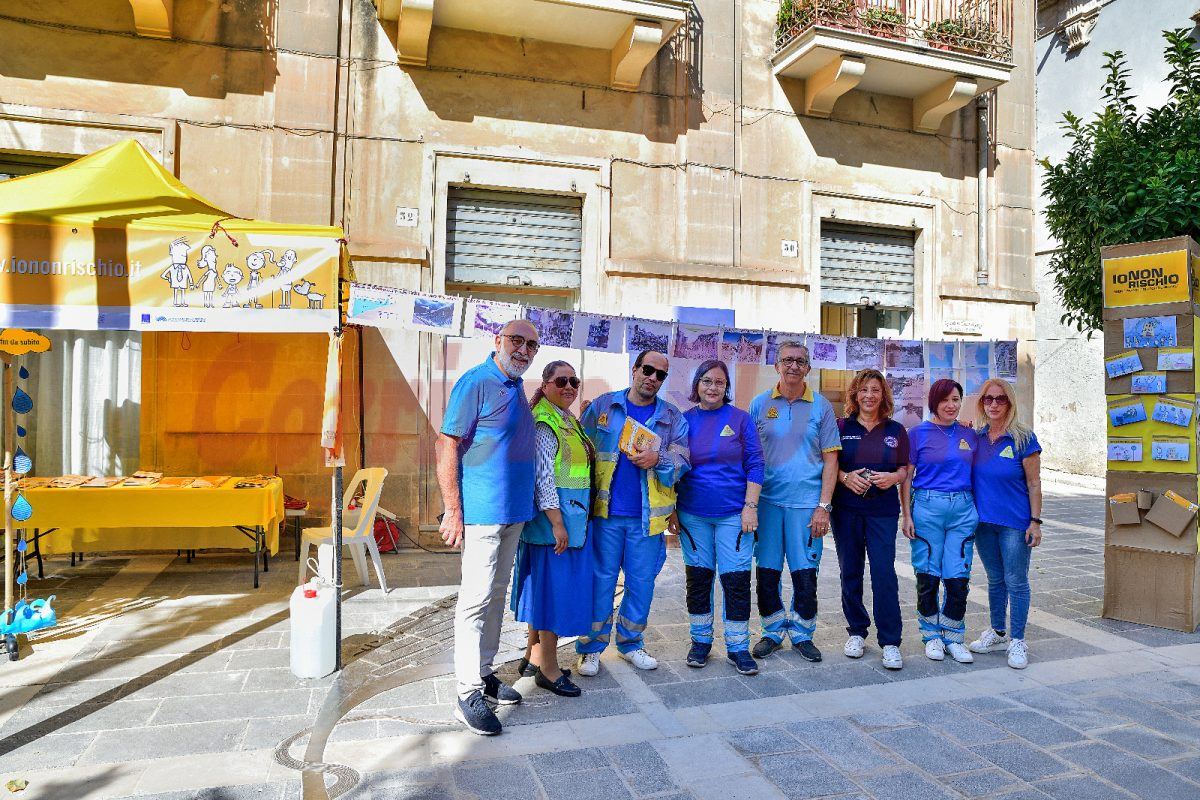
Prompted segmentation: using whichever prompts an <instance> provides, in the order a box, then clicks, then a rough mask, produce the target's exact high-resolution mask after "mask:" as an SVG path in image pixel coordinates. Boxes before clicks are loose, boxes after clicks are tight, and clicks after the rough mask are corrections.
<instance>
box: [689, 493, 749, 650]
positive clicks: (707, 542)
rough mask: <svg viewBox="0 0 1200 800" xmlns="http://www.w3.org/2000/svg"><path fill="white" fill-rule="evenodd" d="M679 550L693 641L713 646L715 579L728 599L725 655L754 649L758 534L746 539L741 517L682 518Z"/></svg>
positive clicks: (731, 515) (726, 605)
mask: <svg viewBox="0 0 1200 800" xmlns="http://www.w3.org/2000/svg"><path fill="white" fill-rule="evenodd" d="M679 524H680V527H681V528H682V530H680V532H679V539H680V547H681V548H682V550H683V563H684V565H685V567H686V570H687V609H688V619H689V621H690V623H691V634H692V641H694V642H700V643H702V644H712V640H713V578H714V577H715V576H716V575H720V576H721V592H722V593H723V594H724V596H725V601H724V604H723V605H724V617H725V620H724V622H725V624H724V628H725V649H726V650H727V651H728V652H730V653H736V652H738V651H739V650H749V649H750V562H751V560H752V559H753V556H754V534H752V533H749V534H743V533H742V515H741V514H730V515H729V516H727V517H699V516H696V515H695V514H689V513H687V512H686V511H680V512H679Z"/></svg>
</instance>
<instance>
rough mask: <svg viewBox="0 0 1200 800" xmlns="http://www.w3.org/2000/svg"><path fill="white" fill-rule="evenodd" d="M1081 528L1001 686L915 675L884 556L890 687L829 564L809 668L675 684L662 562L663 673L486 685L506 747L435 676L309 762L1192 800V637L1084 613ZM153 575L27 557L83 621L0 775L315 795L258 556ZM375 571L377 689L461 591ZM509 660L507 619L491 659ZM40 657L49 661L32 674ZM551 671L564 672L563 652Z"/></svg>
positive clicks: (952, 668) (676, 653)
mask: <svg viewBox="0 0 1200 800" xmlns="http://www.w3.org/2000/svg"><path fill="white" fill-rule="evenodd" d="M1103 513H1104V505H1103V498H1102V496H1101V494H1100V492H1099V491H1096V490H1083V489H1073V488H1070V487H1065V486H1057V487H1055V488H1053V489H1051V491H1049V492H1048V493H1047V498H1046V503H1045V511H1044V513H1043V516H1044V517H1045V518H1046V519H1047V525H1046V526H1045V542H1044V544H1043V545H1042V547H1041V548H1039V549H1038V551H1037V552H1036V553H1035V556H1034V560H1033V568H1032V572H1031V578H1032V582H1033V590H1034V599H1033V607H1034V613H1033V615H1032V617H1031V625H1030V628H1029V630H1028V633H1027V640H1028V641H1029V645H1030V659H1031V664H1030V667H1029V669H1027V670H1024V671H1022V672H1018V671H1015V670H1011V669H1009V668H1008V667H1007V666H1006V665H1005V662H1004V654H1003V653H995V654H989V655H986V656H977V661H976V663H975V664H973V665H959V664H956V663H954V662H952V661H949V660H948V661H945V662H941V663H934V662H930V661H928V660H927V659H925V658H924V655H923V650H922V648H921V645H920V642H919V638H918V636H917V633H916V626H915V598H914V583H913V581H912V572H911V567H909V565H908V557H907V548H905V547H903V546H901V547H900V548H899V551H900V552H899V553H898V563H897V571H898V573H899V574H900V576H901V578H902V580H901V596H902V605H903V611H904V615H905V626H906V634H905V643H904V646H903V647H902V651H903V654H904V657H905V667H904V669H903V670H901V671H899V672H891V671H887V670H884V669H883V668H882V666H881V665H880V663H879V655H880V652H879V648H878V646H877V645H876V644H875V643H874V642H873V641H869V642H868V648H867V654H866V656H865V657H864V658H862V659H860V660H850V659H847V658H845V657H844V656H843V655H842V654H841V646H842V643H843V642H844V639H845V630H844V624H845V623H844V621H843V619H842V616H841V609H840V604H839V585H838V580H837V560H836V557H835V555H834V554H833V553H827V554H826V557H825V558H824V562H823V564H822V568H821V573H820V583H819V587H820V590H819V596H820V611H819V617H818V629H817V636H816V639H815V641H816V644H817V645H818V646H819V647H820V648H821V649H822V651H823V652H824V654H825V659H824V661H822V662H821V663H819V664H810V663H807V662H805V661H803V660H802V659H800V658H799V657H798V655H797V654H796V653H794V652H792V651H791V650H790V649H785V650H782V651H780V652H778V653H776V654H773V655H771V656H769V657H768V658H766V659H763V661H762V664H761V666H762V673H761V674H760V675H758V676H754V677H742V676H739V675H737V674H736V673H735V672H734V671H733V668H732V667H731V666H730V665H729V664H727V663H726V662H725V661H724V658H723V655H724V654H723V652H721V650H722V648H721V647H720V644H719V643H718V645H717V647H716V648H714V657H713V659H712V660H711V661H710V663H709V664H708V665H707V666H706V667H705V668H703V669H690V668H688V667H687V666H686V665H685V664H684V662H683V659H684V655H685V654H686V651H687V647H688V628H687V614H686V610H685V608H684V603H683V572H682V565H681V559H680V553H679V550H678V549H671V550H669V551H668V561H667V566H666V568H665V569H664V571H663V574H662V575H661V576H660V578H659V583H658V588H657V591H656V598H655V603H654V607H653V611H652V614H651V618H650V619H651V626H650V628H649V629H648V630H647V633H646V639H647V647H648V648H649V649H650V650H651V651H652V652H653V653H654V654H655V655H656V656H657V657H658V658H659V660H660V667H659V669H657V670H654V671H649V672H641V671H638V670H635V669H634V668H633V667H632V666H630V665H629V664H627V663H626V662H624V661H622V660H620V659H618V658H616V657H615V655H614V654H613V653H611V652H610V653H606V654H605V657H604V659H603V662H602V663H603V669H602V671H601V673H600V675H599V676H597V677H595V678H591V679H586V678H580V679H579V683H580V685H581V686H582V687H583V689H584V694H583V696H582V697H581V698H578V699H563V698H556V697H554V696H552V695H550V694H548V693H546V692H544V691H543V690H540V689H538V688H536V687H535V686H534V685H533V682H532V680H530V679H520V680H517V679H516V676H515V674H514V673H513V669H514V667H513V665H512V664H511V663H510V664H507V665H505V666H504V667H503V668H502V669H501V670H500V675H501V677H502V678H504V679H505V680H507V681H509V682H516V685H517V687H518V688H519V689H520V690H521V691H522V692H523V693H524V694H525V701H524V702H523V703H522V704H521V705H519V706H515V707H509V708H504V709H502V710H501V717H502V719H503V720H504V722H505V726H506V730H505V733H504V735H502V736H500V737H494V738H487V739H484V738H479V737H474V736H472V735H470V734H469V733H465V732H463V731H461V729H459V728H458V727H457V726H455V725H454V724H452V723H450V722H449V715H450V710H451V707H452V706H451V704H452V702H453V698H454V691H453V681H452V679H451V678H450V677H449V676H446V675H442V676H436V677H431V678H428V679H425V680H421V681H418V682H415V683H410V684H407V685H403V686H399V687H397V688H393V689H390V690H389V691H386V692H383V693H381V694H378V695H376V696H374V697H372V698H371V699H370V700H368V701H366V702H364V703H362V704H360V705H358V706H357V707H355V708H354V709H353V710H352V711H351V713H349V714H347V715H346V717H345V719H344V720H343V721H342V722H341V723H340V724H338V725H337V726H336V728H334V730H333V734H332V736H331V738H330V740H329V743H328V744H327V745H326V747H325V748H324V751H323V762H324V763H326V764H329V765H340V766H341V767H342V768H345V769H347V770H348V773H347V774H350V775H352V776H353V778H352V780H351V782H350V783H351V785H349V786H348V787H347V790H346V791H344V792H343V793H342V794H341V795H340V796H342V797H347V798H353V799H354V800H360V799H361V800H375V799H381V798H389V799H391V798H401V799H402V800H415V799H416V798H429V799H430V800H435V799H436V800H441V799H442V798H446V799H447V800H449V798H458V799H460V800H470V799H471V798H478V799H479V800H501V798H514V799H519V800H526V798H547V799H548V800H554V799H555V798H560V797H562V798H566V797H570V798H578V797H587V798H653V799H654V800H684V799H685V798H688V799H691V800H704V799H705V798H722V800H736V799H737V798H743V797H744V798H755V800H760V799H761V798H808V797H830V798H843V799H844V800H848V799H849V798H875V799H876V800H885V799H886V798H938V797H948V798H962V797H970V798H976V797H978V798H1004V799H1005V800H1025V799H1026V798H1061V799H1066V798H1086V800H1096V799H1098V798H1126V799H1127V798H1130V797H1154V798H1156V799H1158V798H1162V800H1171V798H1198V797H1200V635H1194V634H1182V633H1178V632H1173V631H1166V630H1161V629H1155V628H1149V627H1145V626H1140V625H1135V624H1131V623H1124V622H1116V621H1112V620H1104V619H1101V618H1100V616H1099V614H1100V610H1101V609H1100V606H1101V597H1102V595H1103V558H1102V547H1103V533H1102V522H1103V518H1102V515H1103ZM901 544H902V545H903V542H902V543H901ZM284 549H285V551H286V546H285V548H284ZM152 561H153V558H151V557H147V556H135V557H132V558H131V557H128V556H122V557H109V558H98V559H92V560H89V561H88V562H86V563H85V564H83V565H81V566H80V567H76V568H71V567H69V566H68V565H67V563H66V562H65V561H64V560H62V559H52V560H50V561H49V562H48V564H47V566H48V571H49V572H50V573H51V575H53V576H54V577H52V578H48V581H53V586H54V588H53V591H54V592H56V593H57V594H58V595H59V597H60V608H64V609H67V608H70V607H71V606H72V605H73V604H75V605H78V606H79V607H80V613H82V611H84V610H89V609H101V612H94V613H93V615H92V617H89V620H90V623H89V624H88V625H82V624H80V625H77V626H76V627H75V628H74V629H67V633H73V634H74V635H71V636H69V637H61V638H60V639H58V640H54V639H53V638H52V637H51V636H47V637H46V639H47V641H45V642H37V641H35V643H34V646H35V651H36V652H35V653H33V654H32V655H30V656H27V657H26V658H24V659H22V661H21V662H17V664H16V665H6V667H5V670H0V687H2V688H0V692H2V693H3V694H2V696H3V699H4V702H3V703H0V779H3V780H7V779H9V778H12V777H25V778H27V779H29V780H30V788H29V789H28V790H26V792H25V793H24V796H25V797H27V798H48V797H64V798H67V797H69V798H84V797H95V798H100V797H138V798H142V799H143V800H148V799H149V798H155V800H167V799H168V798H169V800H182V798H199V797H203V798H210V799H212V800H216V799H217V798H243V797H247V798H248V797H253V798H269V800H282V798H300V797H301V796H302V795H305V797H306V800H307V798H310V797H311V795H312V794H313V792H312V791H305V790H302V788H301V783H300V780H299V777H300V776H299V774H298V773H297V772H296V771H295V770H293V769H290V768H288V767H286V766H284V765H283V764H281V763H280V762H279V761H278V760H277V759H276V758H275V755H276V754H275V749H276V748H277V747H279V746H280V745H281V743H284V742H287V741H288V740H289V739H292V740H293V741H292V743H291V745H290V747H288V748H285V749H286V752H287V754H288V755H289V756H291V757H292V758H295V759H298V758H301V757H302V756H303V753H304V748H305V745H306V742H307V739H306V737H305V736H304V735H303V734H304V732H305V731H306V730H307V729H309V728H310V726H312V725H313V723H314V720H315V719H316V716H317V714H318V712H319V710H320V709H321V708H322V707H323V705H325V704H327V703H328V702H329V698H330V697H332V696H333V694H331V687H333V686H334V685H335V679H334V678H333V677H330V678H325V679H321V680H316V681H301V680H298V679H296V678H294V677H292V676H291V674H290V672H289V670H288V667H287V664H288V649H287V648H288V631H287V627H288V626H287V612H286V597H287V592H288V590H289V587H290V584H291V582H292V581H294V577H295V572H294V569H295V566H294V562H292V561H291V560H290V559H288V558H282V559H277V560H276V561H275V563H274V564H273V567H274V569H273V570H272V572H270V573H269V574H268V578H267V581H266V582H265V583H264V587H263V589H262V590H259V592H257V593H256V592H254V591H253V590H251V589H249V588H248V580H247V578H248V576H247V575H246V574H245V569H244V563H243V562H244V559H239V558H236V557H234V556H229V555H219V554H202V555H201V557H200V558H199V559H198V560H197V561H196V562H193V563H192V564H186V563H184V561H183V560H182V559H173V558H167V557H159V560H158V563H156V564H151V565H150V566H148V567H147V566H145V565H146V564H147V562H152ZM385 562H386V564H387V571H388V574H389V581H390V582H391V583H392V585H394V586H396V587H398V588H395V589H393V591H392V592H391V593H390V594H389V595H388V596H387V597H384V596H383V594H382V593H381V592H379V590H378V589H372V590H358V591H355V592H352V594H353V596H350V597H348V598H347V600H346V604H345V621H346V633H347V648H346V651H345V652H346V653H347V654H348V658H354V657H360V658H361V659H362V661H361V668H360V672H361V669H365V668H366V667H371V669H373V670H374V672H372V673H370V674H375V675H378V674H382V673H381V672H380V669H381V666H386V665H387V663H388V659H389V658H392V656H390V655H388V654H389V653H393V652H394V653H397V654H398V653H400V651H401V650H403V648H404V646H406V645H403V642H401V641H400V640H399V639H398V638H397V639H396V640H395V641H392V640H391V639H388V638H387V637H383V638H381V636H380V632H382V631H386V630H391V631H393V634H389V636H393V637H396V636H399V634H395V633H394V632H395V631H396V630H399V628H397V626H396V624H395V623H396V622H397V620H400V619H401V618H403V617H406V616H407V615H411V614H413V613H414V612H415V611H417V610H418V609H420V608H422V607H424V606H426V605H428V604H429V603H431V602H433V601H436V600H438V599H442V598H445V597H447V596H448V595H450V594H452V593H453V592H454V591H455V588H456V586H455V584H456V583H457V560H456V558H455V557H453V556H446V555H433V554H426V553H418V552H406V553H404V554H402V555H400V556H394V557H385ZM348 565H349V562H347V566H348ZM155 567H156V569H155ZM348 573H349V574H348V580H350V579H351V578H352V576H353V571H352V569H348ZM47 585H49V584H47ZM38 591H40V587H39V589H38ZM718 595H719V592H718ZM986 595H987V592H986V577H985V575H984V573H983V570H982V567H981V566H980V565H978V563H977V566H976V568H975V573H974V580H973V591H972V595H971V601H970V606H969V608H968V614H967V626H968V632H969V633H970V634H976V633H978V631H980V630H981V629H982V628H983V626H985V625H986V624H987V621H988V615H987V596H986ZM64 598H65V599H64ZM135 598H136V600H135ZM868 607H869V606H868ZM63 619H64V626H70V625H71V622H70V620H71V617H70V616H69V615H64V617H63ZM389 626H391V628H389ZM60 627H63V626H60ZM401 627H402V626H401ZM447 635H448V632H447ZM522 643H523V636H522V632H521V631H520V629H519V627H518V626H515V625H514V624H512V623H511V622H510V624H509V625H508V626H507V627H506V631H505V634H504V643H503V645H502V648H501V650H502V652H509V653H511V652H513V651H514V650H515V649H518V648H520V647H521V646H522ZM446 645H448V642H446V643H443V646H442V647H441V648H435V647H432V646H431V647H429V648H428V653H427V655H428V658H430V659H435V658H443V657H444V655H445V646H446ZM389 647H390V648H392V650H388V648H389ZM435 650H436V651H437V652H435ZM405 652H406V653H408V654H410V655H411V653H412V652H414V651H413V649H412V647H409V649H408V650H406V651H405ZM43 657H45V658H46V659H47V660H48V661H53V659H54V658H57V659H58V661H57V662H54V663H53V664H52V665H49V666H48V665H41V666H40V668H39V663H38V662H39V659H40V658H43ZM396 657H397V658H398V657H399V656H396ZM406 657H407V656H406ZM560 658H561V660H562V662H563V664H564V665H567V664H569V663H571V661H572V660H573V658H572V655H571V648H570V647H569V646H567V647H564V648H563V650H562V651H561V654H560ZM14 666H15V667H16V669H15V670H14V669H10V668H11V667H14ZM354 668H355V667H354V665H353V663H352V664H351V666H349V667H348V668H347V670H346V673H347V674H349V673H351V672H352V670H353V669H354ZM362 674H367V673H362ZM297 734H301V735H300V736H299V738H295V737H296V736H297ZM327 786H329V787H331V788H329V789H327V790H326V791H325V792H324V795H325V796H326V797H328V796H336V795H337V793H338V792H342V787H343V784H335V783H334V781H333V776H332V775H331V776H329V779H328V781H327ZM320 800H324V797H322V798H321V799H320Z"/></svg>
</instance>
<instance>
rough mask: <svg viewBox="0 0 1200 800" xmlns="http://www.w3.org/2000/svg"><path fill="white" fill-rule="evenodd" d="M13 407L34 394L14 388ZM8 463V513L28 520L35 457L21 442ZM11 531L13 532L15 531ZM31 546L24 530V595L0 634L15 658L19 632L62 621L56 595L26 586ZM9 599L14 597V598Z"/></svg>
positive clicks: (27, 403) (22, 407)
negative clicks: (25, 480)
mask: <svg viewBox="0 0 1200 800" xmlns="http://www.w3.org/2000/svg"><path fill="white" fill-rule="evenodd" d="M5 369H11V367H10V366H8V365H5ZM18 374H19V375H20V377H21V379H22V380H25V379H27V378H28V377H29V370H27V369H26V368H25V367H21V368H20V370H19V372H18ZM12 409H13V411H14V412H16V413H17V414H20V415H22V416H23V415H25V414H28V413H29V412H30V411H32V410H33V398H31V397H30V396H29V395H28V394H26V393H25V390H24V389H22V388H21V387H19V386H18V387H17V388H16V390H15V391H14V392H13V397H12ZM16 434H17V437H18V438H21V439H24V438H25V434H26V431H25V427H24V426H22V425H17V426H16ZM6 461H7V459H6ZM4 466H5V470H6V473H8V474H6V475H5V483H6V489H8V490H11V489H12V487H14V486H15V489H16V498H15V499H14V500H13V503H12V506H11V507H10V508H9V509H8V514H9V516H10V517H11V518H12V519H13V520H15V521H17V522H24V521H25V520H27V519H29V518H30V517H31V516H33V507H32V506H31V505H30V504H29V501H28V500H27V499H26V498H25V495H24V494H23V493H22V492H21V482H20V480H19V476H23V475H26V474H28V472H29V471H30V470H31V469H33V461H32V460H30V458H29V456H28V455H26V453H25V450H24V448H22V447H21V446H20V445H17V448H16V453H15V454H14V455H13V457H12V461H11V463H6V464H5V465H4ZM13 474H15V475H17V476H18V480H16V481H14V480H13ZM11 524H12V523H11V522H8V521H6V527H9V526H11ZM8 532H9V533H11V531H8ZM28 549H29V543H28V542H27V541H26V540H25V535H24V532H22V534H21V537H20V539H19V540H18V541H17V546H16V551H17V554H16V567H15V570H14V572H16V584H17V585H18V586H19V587H20V594H21V598H20V600H18V601H17V602H16V603H15V604H13V606H12V608H6V609H5V611H4V614H3V616H0V634H3V636H4V638H5V647H6V649H7V650H8V654H9V658H10V659H11V660H14V661H15V660H16V658H17V644H16V635H17V634H19V633H32V632H33V631H36V630H40V629H42V628H48V627H50V626H52V625H54V624H56V623H57V621H58V619H57V615H56V614H55V612H54V607H53V606H52V605H51V603H52V602H53V601H54V595H51V596H50V597H48V598H47V599H45V600H34V601H32V602H30V601H29V597H28V593H27V589H26V586H27V584H28V583H29V571H28V570H27V569H26V565H25V554H26V552H27V551H28ZM9 556H11V553H9ZM7 566H8V565H6V567H7ZM6 588H7V587H6ZM6 599H8V600H9V601H11V598H6ZM6 605H7V603H6Z"/></svg>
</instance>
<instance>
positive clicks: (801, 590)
mask: <svg viewBox="0 0 1200 800" xmlns="http://www.w3.org/2000/svg"><path fill="white" fill-rule="evenodd" d="M792 608H793V609H795V611H796V613H797V614H799V615H800V619H812V618H813V617H815V616H817V571H816V570H815V569H798V570H794V571H793V572H792Z"/></svg>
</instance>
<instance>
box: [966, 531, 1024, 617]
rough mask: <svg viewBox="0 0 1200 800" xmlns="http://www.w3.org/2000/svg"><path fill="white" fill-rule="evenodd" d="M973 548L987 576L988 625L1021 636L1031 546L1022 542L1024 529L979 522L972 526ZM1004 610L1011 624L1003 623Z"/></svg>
mask: <svg viewBox="0 0 1200 800" xmlns="http://www.w3.org/2000/svg"><path fill="white" fill-rule="evenodd" d="M975 548H976V549H977V550H978V551H979V560H980V561H982V562H983V568H984V569H986V570H987V576H988V605H989V606H990V607H991V612H992V628H993V629H995V630H997V631H1002V630H1006V629H1007V630H1008V631H1009V632H1010V633H1011V635H1012V638H1014V639H1024V638H1025V621H1026V620H1027V619H1029V557H1030V555H1032V553H1033V548H1032V547H1030V546H1029V545H1028V544H1026V542H1025V531H1022V530H1017V529H1016V528H1008V527H1005V526H1004V525H995V524H993V523H991V522H981V523H979V527H978V528H976V529H975ZM1006 612H1007V613H1008V614H1009V615H1010V616H1011V620H1012V627H1011V628H1007V627H1006V625H1005V616H1006Z"/></svg>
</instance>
